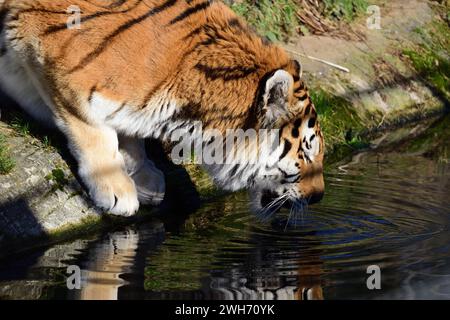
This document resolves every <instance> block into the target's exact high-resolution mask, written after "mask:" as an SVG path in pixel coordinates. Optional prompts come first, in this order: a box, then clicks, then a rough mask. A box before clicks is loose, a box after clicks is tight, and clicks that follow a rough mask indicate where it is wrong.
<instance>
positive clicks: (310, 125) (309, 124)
mask: <svg viewBox="0 0 450 320" xmlns="http://www.w3.org/2000/svg"><path fill="white" fill-rule="evenodd" d="M315 125H316V117H313V118H310V119H309V121H308V127H309V128H314V126H315Z"/></svg>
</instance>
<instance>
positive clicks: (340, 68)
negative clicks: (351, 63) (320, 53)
mask: <svg viewBox="0 0 450 320" xmlns="http://www.w3.org/2000/svg"><path fill="white" fill-rule="evenodd" d="M285 50H286V51H288V52H290V53H292V54H295V55H298V56H300V57H304V58H307V59H310V60H314V61H318V62H321V63H324V64H326V65H329V66H331V67H333V68H336V69H338V70H341V71H343V72H347V73H349V72H350V69H348V68H346V67H343V66H340V65H338V64H336V63H333V62H330V61H327V60H323V59H319V58H316V57H313V56H309V55H306V54H303V53H300V52H297V51H294V50H290V49H287V48H285Z"/></svg>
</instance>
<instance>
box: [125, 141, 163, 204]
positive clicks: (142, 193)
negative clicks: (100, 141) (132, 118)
mask: <svg viewBox="0 0 450 320" xmlns="http://www.w3.org/2000/svg"><path fill="white" fill-rule="evenodd" d="M119 148H120V153H121V154H122V156H123V158H124V160H125V165H126V168H127V172H128V174H129V176H130V177H131V178H132V179H133V180H134V183H135V185H136V189H137V193H138V199H139V202H140V203H142V204H151V205H158V204H160V203H161V202H162V200H163V199H164V193H165V188H166V185H165V181H164V174H163V173H162V171H161V170H159V169H158V168H156V166H155V164H154V163H153V161H151V160H150V159H148V158H147V155H146V153H145V146H144V140H142V139H137V138H130V137H125V136H119Z"/></svg>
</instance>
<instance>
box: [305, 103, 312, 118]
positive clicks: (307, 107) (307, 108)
mask: <svg viewBox="0 0 450 320" xmlns="http://www.w3.org/2000/svg"><path fill="white" fill-rule="evenodd" d="M310 112H311V103H309V104H308V105H307V106H306V109H305V116H307V115H308V114H309V113H310Z"/></svg>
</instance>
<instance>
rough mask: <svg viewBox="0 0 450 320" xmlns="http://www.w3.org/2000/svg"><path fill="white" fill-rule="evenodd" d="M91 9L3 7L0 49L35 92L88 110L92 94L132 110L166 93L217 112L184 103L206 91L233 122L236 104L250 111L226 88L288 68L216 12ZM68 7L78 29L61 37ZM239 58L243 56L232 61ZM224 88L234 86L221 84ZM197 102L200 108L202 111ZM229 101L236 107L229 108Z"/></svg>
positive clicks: (161, 3) (167, 6)
mask: <svg viewBox="0 0 450 320" xmlns="http://www.w3.org/2000/svg"><path fill="white" fill-rule="evenodd" d="M101 4H104V1H82V0H75V1H73V0H63V1H52V0H37V1H27V0H12V1H9V2H8V7H9V19H8V20H7V23H6V24H7V31H6V38H7V39H6V41H7V43H8V45H7V46H9V47H11V48H12V49H13V50H14V51H15V52H16V53H19V55H20V56H21V58H22V59H24V60H25V62H26V63H27V64H29V65H30V68H31V69H32V72H33V73H35V75H36V77H39V82H41V83H45V84H46V86H48V87H49V88H47V89H46V91H47V90H52V91H63V92H62V94H64V99H68V100H71V99H74V98H76V99H79V100H89V98H90V97H91V96H92V93H93V92H96V93H99V94H101V96H102V97H104V98H107V99H109V100H112V101H116V102H118V103H121V104H122V103H127V105H129V106H133V107H135V108H139V107H142V106H145V105H146V104H148V102H149V100H150V99H151V98H152V96H153V95H156V94H158V93H159V92H163V91H164V90H168V91H171V92H176V95H177V96H176V97H174V98H175V99H177V100H183V102H185V101H189V102H192V101H196V102H198V103H201V104H203V105H204V106H205V107H206V108H208V106H211V105H215V106H216V107H217V106H218V105H223V104H224V102H223V101H214V100H215V98H214V97H200V96H198V97H196V96H193V94H194V95H195V94H199V93H200V92H202V90H203V91H204V89H205V87H208V86H209V87H211V86H214V91H215V92H216V93H218V92H222V93H223V96H222V97H220V98H217V99H222V100H223V99H224V98H225V99H228V100H229V101H227V103H226V104H227V108H228V110H233V111H235V113H236V114H238V113H239V111H238V110H239V109H240V108H242V107H241V105H242V102H244V103H245V104H246V105H250V104H251V103H252V100H253V98H254V97H253V95H254V92H252V91H250V92H248V91H247V90H242V89H240V88H236V86H241V87H242V88H244V87H246V86H247V85H248V83H253V86H254V87H255V89H256V85H257V83H258V79H259V78H260V77H261V75H262V74H264V73H265V72H268V71H270V70H276V69H277V68H278V67H282V66H283V65H284V66H287V65H288V61H289V60H288V57H287V56H286V55H285V54H284V52H282V51H281V50H278V48H277V47H272V46H266V45H264V44H263V43H262V42H261V39H260V38H259V37H257V36H256V35H255V34H252V33H251V32H247V30H244V29H245V27H244V26H243V24H242V23H241V22H240V21H239V20H238V19H237V18H236V16H235V15H234V14H233V13H231V12H230V11H229V9H228V8H227V7H226V6H225V5H223V4H222V3H220V2H211V1H176V0H146V1H138V0H137V1H125V2H120V3H119V4H118V5H117V6H114V7H111V6H100V5H101ZM77 7H78V8H80V10H81V20H80V26H79V29H78V28H68V20H69V19H70V18H71V17H72V16H73V13H70V10H71V9H74V8H77ZM205 26H207V27H206V28H205V29H203V30H202V28H203V27H205ZM211 26H214V28H211ZM208 28H210V30H207V29H208ZM222 38H223V39H222ZM220 41H222V42H223V43H220ZM214 42H216V43H214ZM214 46H216V47H217V50H213V47H214ZM233 46H236V47H235V48H233ZM206 47H209V48H208V50H205V48H206ZM242 49H244V51H245V55H242V52H238V51H242ZM234 52H238V53H240V54H236V55H234ZM193 66H195V68H192V67H193ZM208 73H209V74H208ZM246 73H248V74H246ZM211 77H212V78H211ZM232 79H237V80H240V81H239V82H236V81H234V82H230V81H227V80H232ZM210 80H216V81H212V82H211V81H210ZM217 80H223V81H217ZM169 94H171V93H170V92H169ZM233 94H236V96H233ZM245 95H247V96H245ZM205 98H209V100H210V101H208V102H207V103H202V101H200V100H201V99H205ZM243 100H244V101H243ZM232 101H239V103H240V105H236V106H233V105H232V103H230V102H232ZM60 104H61V103H60ZM191 106H192V103H191ZM56 107H58V104H56ZM78 111H79V113H81V114H85V113H86V112H87V110H78ZM210 111H211V110H208V111H207V112H210ZM192 112H195V113H197V114H198V113H205V112H206V110H192ZM203 120H205V119H203Z"/></svg>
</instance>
